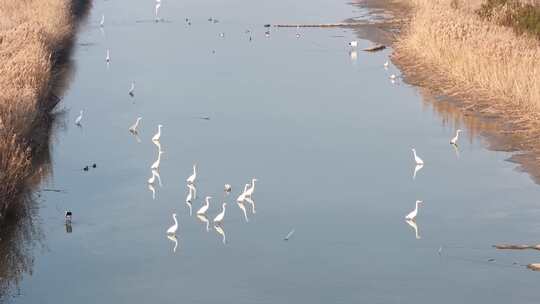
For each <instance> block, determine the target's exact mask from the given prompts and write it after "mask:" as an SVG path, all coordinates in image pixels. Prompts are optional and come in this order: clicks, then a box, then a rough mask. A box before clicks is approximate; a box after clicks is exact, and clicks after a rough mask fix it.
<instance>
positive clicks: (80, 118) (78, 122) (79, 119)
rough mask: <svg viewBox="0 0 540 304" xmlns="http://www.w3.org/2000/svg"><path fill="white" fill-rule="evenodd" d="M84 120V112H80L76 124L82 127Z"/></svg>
mask: <svg viewBox="0 0 540 304" xmlns="http://www.w3.org/2000/svg"><path fill="white" fill-rule="evenodd" d="M82 119H83V110H81V111H79V116H77V118H75V124H76V125H77V126H79V127H80V126H81V121H82Z"/></svg>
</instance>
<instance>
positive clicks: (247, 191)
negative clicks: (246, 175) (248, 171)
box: [244, 178, 257, 197]
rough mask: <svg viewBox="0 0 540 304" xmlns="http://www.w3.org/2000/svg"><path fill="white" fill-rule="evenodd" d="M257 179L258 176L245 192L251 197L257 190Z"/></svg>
mask: <svg viewBox="0 0 540 304" xmlns="http://www.w3.org/2000/svg"><path fill="white" fill-rule="evenodd" d="M256 181H257V179H256V178H254V179H252V180H251V187H250V188H249V189H247V190H246V192H244V193H245V195H246V197H251V195H253V191H255V182H256Z"/></svg>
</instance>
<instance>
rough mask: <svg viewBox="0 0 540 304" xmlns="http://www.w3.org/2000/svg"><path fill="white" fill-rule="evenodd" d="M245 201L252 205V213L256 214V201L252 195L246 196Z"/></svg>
mask: <svg viewBox="0 0 540 304" xmlns="http://www.w3.org/2000/svg"><path fill="white" fill-rule="evenodd" d="M245 201H246V202H248V203H249V204H250V205H251V213H253V214H255V202H254V201H253V199H252V198H251V197H246V198H245Z"/></svg>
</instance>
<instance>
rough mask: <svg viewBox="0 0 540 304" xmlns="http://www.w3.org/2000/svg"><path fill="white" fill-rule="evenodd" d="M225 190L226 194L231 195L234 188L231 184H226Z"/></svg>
mask: <svg viewBox="0 0 540 304" xmlns="http://www.w3.org/2000/svg"><path fill="white" fill-rule="evenodd" d="M223 190H224V191H225V193H227V194H228V193H230V192H231V190H232V186H231V185H229V184H225V186H223Z"/></svg>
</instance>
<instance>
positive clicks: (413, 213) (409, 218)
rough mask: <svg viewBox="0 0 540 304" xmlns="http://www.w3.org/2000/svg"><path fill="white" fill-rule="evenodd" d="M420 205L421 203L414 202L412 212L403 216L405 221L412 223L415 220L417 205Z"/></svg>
mask: <svg viewBox="0 0 540 304" xmlns="http://www.w3.org/2000/svg"><path fill="white" fill-rule="evenodd" d="M421 203H422V201H416V204H415V207H414V210H413V211H411V212H410V213H409V214H407V215H406V216H405V219H406V220H411V221H414V220H415V219H416V216H417V215H418V205H420V204H421Z"/></svg>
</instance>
